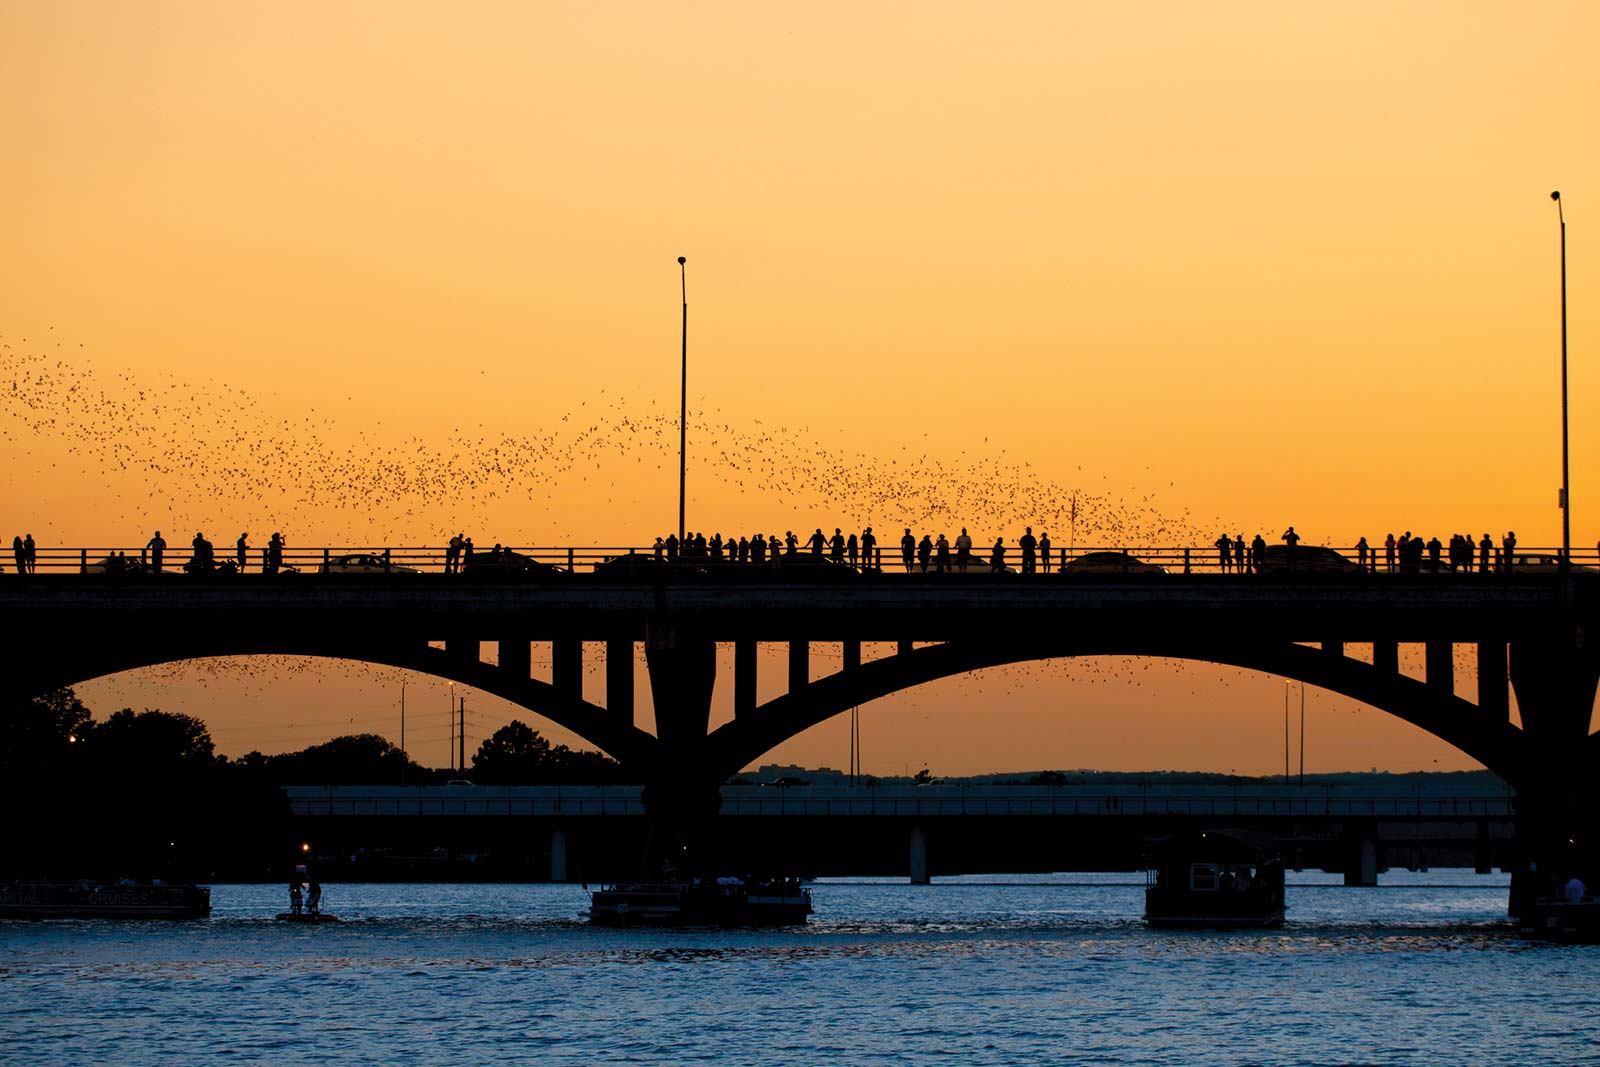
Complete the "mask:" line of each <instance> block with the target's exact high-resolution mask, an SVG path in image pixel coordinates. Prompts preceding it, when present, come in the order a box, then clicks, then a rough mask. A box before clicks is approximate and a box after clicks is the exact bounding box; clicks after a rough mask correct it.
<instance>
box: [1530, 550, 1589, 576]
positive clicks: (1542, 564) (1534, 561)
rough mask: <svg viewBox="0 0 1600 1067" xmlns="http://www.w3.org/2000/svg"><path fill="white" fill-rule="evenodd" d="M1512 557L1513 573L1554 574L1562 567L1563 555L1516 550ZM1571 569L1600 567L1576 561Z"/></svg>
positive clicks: (1583, 569) (1584, 569)
mask: <svg viewBox="0 0 1600 1067" xmlns="http://www.w3.org/2000/svg"><path fill="white" fill-rule="evenodd" d="M1511 559H1512V564H1511V570H1512V573H1516V572H1518V571H1524V572H1527V573H1529V574H1554V573H1556V572H1557V571H1559V570H1560V569H1561V557H1560V556H1559V555H1553V554H1550V553H1542V552H1528V553H1523V552H1515V553H1512V556H1511ZM1571 569H1572V570H1574V571H1596V570H1600V567H1596V566H1594V565H1593V564H1591V563H1574V564H1572V567H1571Z"/></svg>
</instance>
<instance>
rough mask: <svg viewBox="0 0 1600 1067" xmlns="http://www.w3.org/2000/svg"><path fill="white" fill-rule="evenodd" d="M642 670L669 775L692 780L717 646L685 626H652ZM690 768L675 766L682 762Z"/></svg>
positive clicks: (703, 732)
mask: <svg viewBox="0 0 1600 1067" xmlns="http://www.w3.org/2000/svg"><path fill="white" fill-rule="evenodd" d="M644 656H645V665H646V667H647V668H648V669H649V671H650V692H651V696H652V697H653V698H654V701H655V711H656V736H657V737H659V738H660V739H661V740H662V742H663V743H664V744H665V746H666V747H667V749H668V750H669V752H668V753H667V755H666V760H667V767H666V768H664V769H665V770H667V771H668V772H669V773H675V774H682V775H685V776H687V775H690V774H692V773H693V769H694V768H693V766H692V764H694V763H698V758H697V757H698V756H699V753H698V752H696V751H695V748H696V746H697V743H698V742H701V741H704V740H705V736H706V727H707V726H708V725H709V724H710V722H711V692H712V689H713V688H715V686H716V684H717V645H716V642H714V641H712V640H711V638H709V637H707V636H706V635H704V634H702V633H698V632H696V631H694V630H692V629H689V628H687V627H683V626H677V625H673V624H671V623H666V624H652V625H651V627H650V632H649V636H648V639H647V640H646V641H645V649H644ZM685 758H687V759H689V760H690V762H691V766H678V767H673V766H672V764H673V763H674V762H676V761H679V760H682V759H685Z"/></svg>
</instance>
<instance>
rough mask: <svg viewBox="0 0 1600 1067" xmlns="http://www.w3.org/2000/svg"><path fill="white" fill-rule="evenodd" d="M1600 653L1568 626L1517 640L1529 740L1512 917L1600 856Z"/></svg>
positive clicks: (1514, 678)
mask: <svg viewBox="0 0 1600 1067" xmlns="http://www.w3.org/2000/svg"><path fill="white" fill-rule="evenodd" d="M1597 652H1600V648H1596V647H1595V646H1593V645H1590V644H1588V643H1587V642H1586V641H1585V635H1584V631H1583V628H1582V627H1581V626H1579V625H1575V624H1572V623H1567V624H1564V625H1558V626H1552V627H1549V628H1547V629H1546V630H1544V631H1543V632H1541V633H1538V634H1535V635H1529V636H1527V637H1523V638H1521V639H1519V640H1515V641H1512V642H1511V645H1510V656H1509V659H1510V671H1509V673H1510V677H1511V686H1512V688H1513V689H1514V690H1515V691H1516V695H1517V708H1518V710H1519V711H1520V712H1521V714H1522V731H1523V735H1524V736H1525V738H1526V755H1525V757H1524V758H1525V760H1526V763H1525V767H1524V770H1523V773H1522V775H1521V780H1520V781H1513V782H1512V783H1511V784H1512V785H1513V786H1515V787H1516V790H1517V837H1518V853H1519V856H1518V859H1517V866H1516V868H1515V869H1514V870H1513V873H1512V880H1511V890H1512V892H1511V908H1512V913H1513V914H1517V913H1518V910H1519V909H1520V908H1521V907H1522V906H1523V904H1525V902H1526V901H1527V900H1528V899H1530V898H1531V897H1535V896H1539V895H1543V894H1546V893H1551V892H1555V891H1556V890H1557V889H1559V887H1560V884H1561V883H1562V882H1564V881H1565V880H1566V878H1567V877H1568V876H1570V875H1571V874H1573V873H1578V872H1582V871H1585V870H1589V869H1592V868H1593V866H1594V864H1595V862H1596V860H1597V858H1600V809H1597V806H1596V803H1595V800H1594V797H1593V796H1592V794H1591V790H1592V783H1593V775H1594V771H1595V748H1594V746H1593V744H1592V743H1591V740H1590V738H1589V736H1588V734H1589V724H1590V719H1591V718H1592V717H1593V714H1594V698H1595V691H1596V688H1597V687H1600V655H1597V654H1596V653H1597Z"/></svg>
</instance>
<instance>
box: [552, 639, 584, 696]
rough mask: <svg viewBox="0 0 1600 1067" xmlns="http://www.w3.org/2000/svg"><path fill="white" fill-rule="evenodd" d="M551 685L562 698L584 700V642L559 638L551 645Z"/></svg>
mask: <svg viewBox="0 0 1600 1067" xmlns="http://www.w3.org/2000/svg"><path fill="white" fill-rule="evenodd" d="M550 683H551V684H552V685H554V686H555V688H556V692H557V693H559V694H560V695H561V696H564V697H571V698H572V699H573V700H581V699H583V642H582V641H580V640H578V639H577V638H575V637H558V638H556V639H555V640H554V641H552V642H551V643H550Z"/></svg>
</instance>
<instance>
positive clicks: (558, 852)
mask: <svg viewBox="0 0 1600 1067" xmlns="http://www.w3.org/2000/svg"><path fill="white" fill-rule="evenodd" d="M550 880H551V881H552V882H565V881H567V880H568V879H567V832H566V831H565V830H563V829H561V828H560V827H557V828H556V829H554V830H551V831H550Z"/></svg>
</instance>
